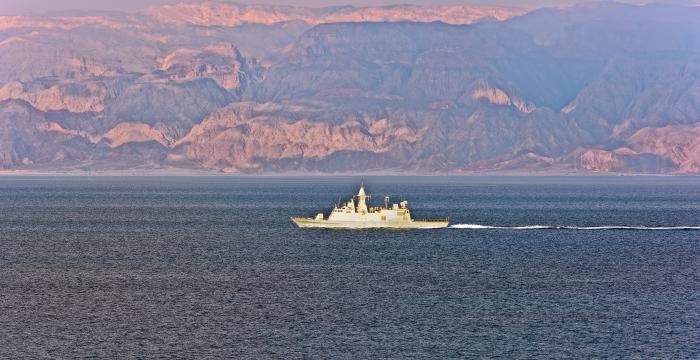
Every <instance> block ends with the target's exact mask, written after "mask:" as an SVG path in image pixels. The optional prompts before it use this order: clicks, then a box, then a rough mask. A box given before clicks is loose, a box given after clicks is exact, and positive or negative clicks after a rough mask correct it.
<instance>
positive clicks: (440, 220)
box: [413, 218, 450, 222]
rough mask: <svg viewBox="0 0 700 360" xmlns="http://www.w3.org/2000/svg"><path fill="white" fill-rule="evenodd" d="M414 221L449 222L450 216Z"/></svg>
mask: <svg viewBox="0 0 700 360" xmlns="http://www.w3.org/2000/svg"><path fill="white" fill-rule="evenodd" d="M413 221H422V222H445V221H447V222H449V221H450V218H445V219H413Z"/></svg>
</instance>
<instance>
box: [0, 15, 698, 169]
mask: <svg viewBox="0 0 700 360" xmlns="http://www.w3.org/2000/svg"><path fill="white" fill-rule="evenodd" d="M698 129H700V8H699V7H693V6H680V5H648V6H632V5H621V4H616V3H598V4H589V5H585V6H583V5H582V6H577V7H573V8H568V9H541V10H535V11H532V12H530V13H528V14H522V11H521V10H518V9H512V8H488V7H464V6H459V7H429V8H426V7H417V6H391V7H380V8H354V7H334V8H324V9H305V8H297V7H274V6H245V5H235V4H230V3H217V2H205V3H185V4H178V5H168V6H158V7H152V8H149V9H148V10H145V11H143V12H141V13H134V14H121V13H95V14H84V13H81V14H72V15H71V14H68V15H66V14H63V15H47V16H43V17H2V18H0V166H2V167H3V168H6V169H129V168H169V167H181V168H196V169H209V170H221V171H230V172H253V173H259V172H280V171H293V172H304V171H322V172H344V171H373V170H389V171H412V172H464V171H494V170H513V171H556V172H562V171H563V172H566V171H573V170H578V171H601V172H610V171H614V172H649V173H698V172H700V142H698V138H699V137H700V130H698Z"/></svg>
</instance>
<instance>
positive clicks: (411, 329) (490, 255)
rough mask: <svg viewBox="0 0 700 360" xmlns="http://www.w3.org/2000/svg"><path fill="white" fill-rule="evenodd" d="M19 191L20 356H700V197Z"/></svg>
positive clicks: (185, 188) (27, 182) (216, 184)
mask: <svg viewBox="0 0 700 360" xmlns="http://www.w3.org/2000/svg"><path fill="white" fill-rule="evenodd" d="M360 180H361V179H360V178H356V177H228V176H218V177H217V176H212V177H56V176H48V177H41V176H26V177H1V178H0V358H21V357H26V358H43V357H54V358H75V357H104V358H119V357H127V358H142V357H155V356H160V357H166V358H172V357H182V358H206V357H217V358H299V357H312V358H337V357H346V358H469V357H496V356H501V357H506V358H532V357H550V358H551V357H558V358H560V357H615V358H620V357H623V358H626V357H637V358H658V357H661V358H698V357H700V350H699V345H698V344H699V341H700V330H699V329H700V327H699V326H698V325H699V324H700V281H699V279H700V228H699V226H700V179H698V178H693V177H365V178H364V182H365V185H366V186H367V190H368V192H370V193H371V194H372V195H373V199H372V200H373V203H374V204H380V203H382V202H383V197H384V195H391V196H392V201H395V202H398V201H399V200H400V199H401V198H402V197H403V198H406V199H408V201H409V206H410V207H411V209H412V211H413V214H414V217H417V218H444V217H447V216H449V217H450V221H451V224H452V226H451V227H450V228H447V229H440V230H412V231H337V230H335V231H334V230H300V229H297V228H295V227H294V225H293V224H292V222H291V221H290V219H289V218H290V217H291V216H313V215H315V214H316V213H318V212H321V211H324V212H328V211H329V210H330V208H331V207H332V206H333V205H334V204H335V203H337V202H338V199H339V198H340V200H346V199H347V197H348V196H349V195H351V194H353V193H355V192H356V191H357V187H358V185H359V182H360Z"/></svg>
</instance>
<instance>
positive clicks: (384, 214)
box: [292, 184, 449, 229]
mask: <svg viewBox="0 0 700 360" xmlns="http://www.w3.org/2000/svg"><path fill="white" fill-rule="evenodd" d="M368 198H369V196H368V195H367V194H366V192H365V186H364V184H362V185H360V191H358V192H357V195H355V196H353V197H352V198H351V199H350V200H348V201H347V202H346V203H344V204H343V205H342V206H341V205H336V206H334V207H333V210H332V211H331V213H330V214H329V215H328V216H325V215H324V214H323V213H319V214H318V215H316V216H315V217H312V218H302V217H293V218H292V221H293V222H294V223H295V224H296V225H297V226H298V227H300V228H331V229H382V228H384V229H437V228H445V227H447V226H448V225H449V219H436V220H415V219H413V218H411V211H410V210H409V209H408V201H406V200H403V201H401V202H400V203H398V204H389V196H385V197H384V206H377V207H368V206H367V200H368Z"/></svg>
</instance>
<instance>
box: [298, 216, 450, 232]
mask: <svg viewBox="0 0 700 360" xmlns="http://www.w3.org/2000/svg"><path fill="white" fill-rule="evenodd" d="M292 221H293V222H294V224H296V226H298V227H299V228H302V229H350V230H361V229H440V228H446V227H447V226H448V225H449V221H447V220H444V221H443V220H429V221H421V220H409V221H342V220H335V221H334V220H328V219H310V218H296V217H293V218H292Z"/></svg>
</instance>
